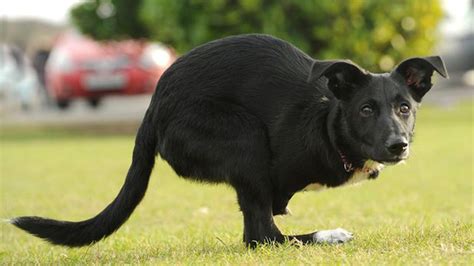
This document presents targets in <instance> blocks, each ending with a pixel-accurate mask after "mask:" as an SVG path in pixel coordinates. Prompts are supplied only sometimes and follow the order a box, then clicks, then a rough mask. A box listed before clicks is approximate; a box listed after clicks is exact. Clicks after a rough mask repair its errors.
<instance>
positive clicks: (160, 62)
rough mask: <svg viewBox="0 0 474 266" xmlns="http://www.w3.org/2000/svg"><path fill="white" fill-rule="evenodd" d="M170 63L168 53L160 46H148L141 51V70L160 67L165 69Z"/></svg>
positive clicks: (166, 49) (170, 58)
mask: <svg viewBox="0 0 474 266" xmlns="http://www.w3.org/2000/svg"><path fill="white" fill-rule="evenodd" d="M171 61H172V57H171V54H170V51H169V50H168V48H167V47H165V46H163V45H161V44H150V45H148V47H147V48H145V50H144V51H143V54H142V57H141V59H140V65H141V66H142V67H143V68H152V67H156V66H158V67H162V68H167V67H168V66H169V65H170V64H171Z"/></svg>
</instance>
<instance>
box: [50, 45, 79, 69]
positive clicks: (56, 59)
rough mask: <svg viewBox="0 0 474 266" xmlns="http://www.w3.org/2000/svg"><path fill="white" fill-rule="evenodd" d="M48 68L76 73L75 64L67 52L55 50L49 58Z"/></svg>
mask: <svg viewBox="0 0 474 266" xmlns="http://www.w3.org/2000/svg"><path fill="white" fill-rule="evenodd" d="M46 68H47V69H48V70H52V71H58V72H62V73H71V72H72V71H74V62H73V61H72V59H71V57H70V56H69V54H68V53H67V52H66V51H64V50H62V49H55V50H53V51H52V52H51V54H50V56H49V58H48V62H47V63H46Z"/></svg>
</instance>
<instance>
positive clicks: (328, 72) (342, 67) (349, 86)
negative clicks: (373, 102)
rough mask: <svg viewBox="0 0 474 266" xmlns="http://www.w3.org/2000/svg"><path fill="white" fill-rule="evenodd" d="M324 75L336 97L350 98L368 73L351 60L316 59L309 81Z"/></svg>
mask: <svg viewBox="0 0 474 266" xmlns="http://www.w3.org/2000/svg"><path fill="white" fill-rule="evenodd" d="M323 76H324V77H326V78H327V80H328V83H327V86H328V88H329V90H331V92H332V93H333V94H334V96H336V98H338V99H340V100H348V99H350V98H351V96H352V94H353V93H354V91H355V90H356V88H357V87H358V85H360V84H362V82H363V81H364V80H366V78H367V76H368V74H367V71H365V70H364V69H362V68H360V67H359V66H357V65H356V64H354V63H353V62H352V61H350V60H321V61H320V60H315V61H314V62H313V64H312V65H311V70H310V72H309V76H308V82H312V81H314V80H317V79H319V78H321V77H323Z"/></svg>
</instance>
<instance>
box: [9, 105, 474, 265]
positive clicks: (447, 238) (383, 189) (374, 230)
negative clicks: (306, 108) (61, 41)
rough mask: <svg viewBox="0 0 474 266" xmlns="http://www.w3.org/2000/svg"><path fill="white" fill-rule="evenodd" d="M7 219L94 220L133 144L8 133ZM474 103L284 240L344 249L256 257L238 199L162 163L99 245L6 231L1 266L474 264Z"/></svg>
mask: <svg viewBox="0 0 474 266" xmlns="http://www.w3.org/2000/svg"><path fill="white" fill-rule="evenodd" d="M1 131H2V133H1V134H2V136H1V140H0V141H1V153H0V156H1V157H0V159H1V160H0V170H1V171H0V175H1V189H0V193H1V194H0V197H1V212H0V218H10V217H15V216H22V215H38V216H46V217H50V218H56V219H64V220H81V219H85V218H90V217H92V216H93V215H95V214H97V213H98V212H99V211H100V210H102V208H104V207H105V206H106V205H107V204H108V203H109V202H111V201H112V199H113V198H114V197H115V195H116V193H118V191H119V189H120V187H121V186H122V182H123V180H124V177H125V173H126V172H127V169H128V166H129V163H130V159H131V151H132V148H133V142H134V137H133V136H123V135H122V136H119V135H118V136H117V135H116V136H114V135H107V136H103V135H102V136H97V135H92V134H80V133H68V132H60V131H53V132H48V131H46V130H37V129H31V130H25V129H21V130H14V129H5V128H3V129H2V130H1ZM473 138H474V135H473V103H465V104H462V105H460V106H456V107H452V108H448V109H442V108H434V107H430V106H423V107H422V108H421V110H420V111H419V116H418V124H417V134H416V140H415V142H414V146H413V147H412V155H411V158H410V159H409V160H408V162H407V164H405V165H398V166H392V167H388V168H386V169H385V170H384V171H383V172H382V173H381V175H380V176H379V178H378V179H376V180H375V181H370V182H365V183H362V184H361V185H357V186H351V187H344V188H337V189H331V190H325V191H322V192H305V193H299V194H297V195H295V197H294V199H293V200H292V201H291V202H290V208H291V210H292V212H293V215H292V216H285V217H276V222H277V224H278V225H279V227H280V229H281V230H282V231H283V232H284V233H287V234H289V233H291V234H295V233H304V232H309V231H312V230H315V229H333V228H337V227H343V228H345V229H347V230H349V231H352V232H354V234H355V238H354V240H353V241H352V242H350V243H348V244H344V245H336V246H329V245H322V246H316V245H315V246H304V247H295V246H290V245H281V246H262V247H259V248H257V249H256V250H247V249H246V248H245V247H244V245H243V243H242V241H241V239H242V217H241V214H240V213H239V211H238V206H237V203H236V197H235V193H234V192H233V191H232V190H231V189H230V188H228V187H226V186H224V185H203V184H197V183H191V182H189V181H184V180H182V179H180V178H178V177H176V175H175V174H174V172H173V170H172V169H170V167H169V166H168V165H167V164H166V163H165V162H164V161H162V160H158V161H159V162H158V164H157V165H156V167H155V170H154V172H153V176H152V178H151V183H150V185H149V188H148V192H147V195H146V196H145V199H144V201H143V202H142V204H141V205H140V206H139V207H138V208H137V210H136V211H135V213H134V214H133V215H132V217H131V219H130V220H129V221H128V222H127V223H126V224H125V225H124V226H123V227H122V228H121V229H120V230H119V231H118V232H117V233H115V234H113V235H112V236H111V237H109V238H107V239H105V240H104V241H101V242H99V243H97V244H96V245H94V246H90V247H85V248H79V249H69V248H63V247H56V246H52V245H49V244H47V243H45V242H44V241H42V240H39V239H37V238H35V237H32V236H30V235H27V234H26V233H23V232H22V231H20V230H18V229H16V228H14V227H13V226H11V225H9V224H7V223H2V224H1V242H0V264H31V263H36V264H59V263H61V264H104V263H110V264H123V263H130V264H131V263H133V264H142V263H143V264H173V265H175V264H197V265H200V264H230V265H234V264H239V265H241V264H244V265H254V264H266V265H276V264H285V265H286V264H290V265H291V264H293V265H301V264H321V263H323V264H371V265H381V264H390V265H392V264H399V265H406V264H420V265H426V264H450V265H460V264H466V265H467V264H470V265H473V264H474V236H473V228H472V226H473V225H472V223H473V190H472V189H473V176H474V172H473V163H474V161H473V150H474V147H473Z"/></svg>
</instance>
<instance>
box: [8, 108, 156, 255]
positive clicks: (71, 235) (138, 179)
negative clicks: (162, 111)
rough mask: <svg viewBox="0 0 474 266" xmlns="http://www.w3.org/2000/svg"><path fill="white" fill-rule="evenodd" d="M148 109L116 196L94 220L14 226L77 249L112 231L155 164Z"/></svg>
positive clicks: (28, 220)
mask: <svg viewBox="0 0 474 266" xmlns="http://www.w3.org/2000/svg"><path fill="white" fill-rule="evenodd" d="M151 116H152V115H151V112H150V111H149V110H148V111H147V114H146V115H145V118H144V120H143V123H142V125H141V126H140V128H139V130H138V133H137V137H136V139H135V148H134V150H133V159H132V164H131V166H130V169H129V170H128V174H127V177H126V179H125V183H124V185H123V186H122V188H121V190H120V192H119V193H118V195H117V197H116V198H115V199H114V200H113V201H112V203H110V204H109V205H108V206H107V207H106V208H105V209H104V210H103V211H102V212H100V213H99V214H98V215H96V216H95V217H93V218H91V219H88V220H85V221H80V222H67V221H57V220H52V219H46V218H41V217H35V216H26V217H18V218H14V219H12V220H10V221H11V223H12V224H14V225H15V226H17V227H19V228H21V229H23V230H25V231H27V232H29V233H31V234H33V235H35V236H37V237H40V238H43V239H45V240H47V241H49V242H51V243H53V244H56V245H63V246H69V247H80V246H85V245H89V244H92V243H95V242H97V241H99V240H101V239H103V238H105V237H107V236H109V235H110V234H112V233H113V232H115V231H116V230H117V229H118V228H119V227H120V226H121V225H122V224H123V223H125V221H127V219H128V217H130V215H131V214H132V212H133V210H134V209H135V207H136V206H137V205H138V204H139V203H140V201H141V200H142V198H143V196H144V195H145V192H146V189H147V186H148V180H149V179H150V175H151V171H152V169H153V166H154V164H155V147H156V131H155V130H154V127H153V123H152V121H151Z"/></svg>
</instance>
